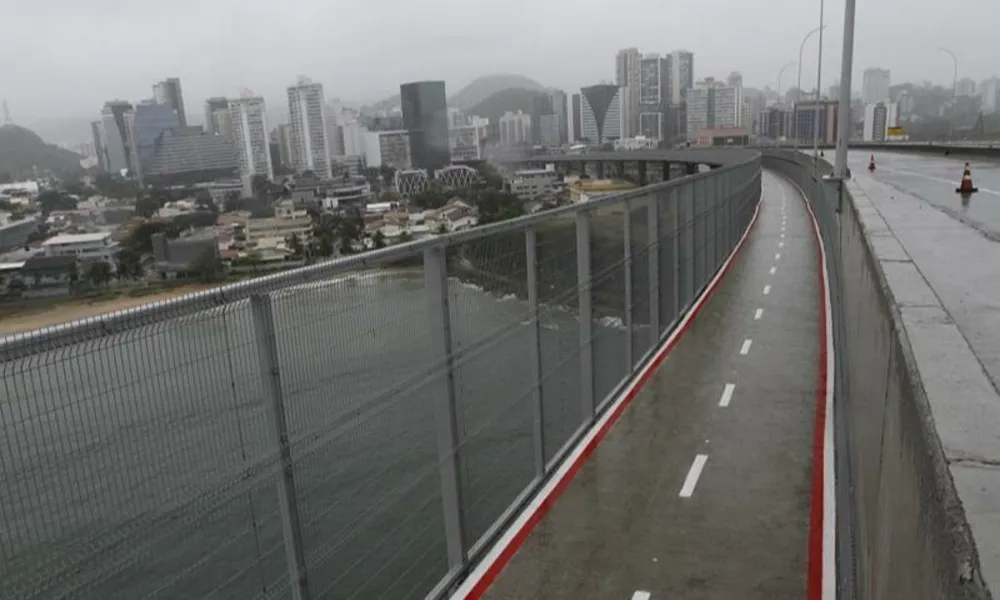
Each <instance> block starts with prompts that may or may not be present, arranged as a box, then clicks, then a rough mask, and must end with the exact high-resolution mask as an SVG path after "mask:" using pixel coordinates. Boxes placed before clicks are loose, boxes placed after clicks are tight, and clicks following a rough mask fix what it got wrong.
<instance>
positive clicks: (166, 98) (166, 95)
mask: <svg viewBox="0 0 1000 600" xmlns="http://www.w3.org/2000/svg"><path fill="white" fill-rule="evenodd" d="M153 99H155V100H156V103H157V104H166V105H167V106H169V107H170V108H171V109H173V111H174V112H175V113H177V120H178V121H180V124H181V127H187V116H186V115H185V114H184V94H183V92H181V80H180V79H178V78H176V77H168V78H167V79H164V80H163V81H161V82H159V83H157V84H156V85H154V86H153Z"/></svg>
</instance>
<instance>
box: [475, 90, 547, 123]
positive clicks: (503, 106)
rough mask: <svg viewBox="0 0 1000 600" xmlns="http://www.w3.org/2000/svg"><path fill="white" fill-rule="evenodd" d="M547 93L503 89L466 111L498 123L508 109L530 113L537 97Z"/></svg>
mask: <svg viewBox="0 0 1000 600" xmlns="http://www.w3.org/2000/svg"><path fill="white" fill-rule="evenodd" d="M545 95H546V94H545V93H544V92H540V91H537V90H530V89H523V88H514V89H506V90H501V91H499V92H496V93H494V94H491V95H490V96H489V97H488V98H486V99H484V100H483V101H482V102H479V103H477V104H475V105H474V106H472V107H471V108H469V109H468V110H467V111H466V112H468V114H470V115H476V116H477V117H487V118H489V120H490V123H498V122H499V120H500V117H501V116H502V115H503V114H504V113H505V112H507V111H511V112H517V111H519V110H520V111H523V112H525V113H530V112H531V111H532V109H533V108H534V105H535V98H538V97H544V96H545Z"/></svg>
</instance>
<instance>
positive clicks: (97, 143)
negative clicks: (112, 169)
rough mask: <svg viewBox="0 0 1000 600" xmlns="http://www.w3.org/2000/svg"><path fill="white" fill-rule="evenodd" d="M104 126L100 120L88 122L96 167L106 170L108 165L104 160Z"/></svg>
mask: <svg viewBox="0 0 1000 600" xmlns="http://www.w3.org/2000/svg"><path fill="white" fill-rule="evenodd" d="M103 130H104V126H103V123H101V121H92V122H91V123H90V134H91V135H92V136H93V138H94V153H95V154H96V155H97V168H98V169H100V170H101V171H107V170H108V165H107V164H105V162H104V132H103Z"/></svg>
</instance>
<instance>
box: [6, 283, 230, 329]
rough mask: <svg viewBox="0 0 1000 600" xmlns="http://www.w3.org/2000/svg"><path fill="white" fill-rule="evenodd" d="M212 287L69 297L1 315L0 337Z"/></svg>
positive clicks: (204, 285)
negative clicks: (46, 305) (95, 298)
mask: <svg viewBox="0 0 1000 600" xmlns="http://www.w3.org/2000/svg"><path fill="white" fill-rule="evenodd" d="M212 287H216V286H214V285H209V284H190V285H185V286H181V287H178V288H175V289H172V290H169V291H164V292H160V293H158V294H150V295H148V296H140V297H138V298H132V297H128V296H125V297H122V298H113V299H109V300H99V301H97V302H86V301H83V300H81V301H78V302H72V301H67V302H66V304H61V305H58V306H53V307H51V308H43V309H40V310H37V311H33V310H31V309H30V308H29V309H26V310H24V311H23V312H21V313H17V314H13V315H7V316H3V317H0V337H2V336H4V335H9V334H12V333H20V332H23V331H31V330H32V329H38V328H40V327H48V326H50V325H59V324H61V323H66V322H69V321H74V320H76V319H84V318H87V317H96V316H98V315H103V314H104V313H109V312H114V311H116V310H124V309H126V308H135V307H137V306H142V305H143V304H149V303H150V302H158V301H161V300H168V299H170V298H176V297H177V296H183V295H184V294H189V293H191V292H197V291H201V290H205V289H209V288H212Z"/></svg>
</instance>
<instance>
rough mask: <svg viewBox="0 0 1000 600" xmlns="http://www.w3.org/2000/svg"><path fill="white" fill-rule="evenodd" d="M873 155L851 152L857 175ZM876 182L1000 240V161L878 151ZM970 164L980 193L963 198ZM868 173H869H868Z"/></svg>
mask: <svg viewBox="0 0 1000 600" xmlns="http://www.w3.org/2000/svg"><path fill="white" fill-rule="evenodd" d="M871 155H872V153H871V152H867V151H864V152H863V151H860V150H858V151H851V152H850V153H849V156H848V164H849V165H850V167H851V170H852V171H853V172H855V173H856V172H857V171H858V170H865V169H866V167H867V166H868V159H869V158H870V157H871ZM874 155H875V167H876V169H875V173H874V174H872V175H871V177H872V178H873V179H875V180H876V181H880V182H882V183H885V184H888V185H890V186H892V187H894V188H896V189H898V190H900V191H903V192H906V193H908V194H911V195H913V196H915V197H917V198H919V199H921V200H923V201H924V202H927V203H929V204H931V205H933V206H934V207H935V208H938V209H939V210H941V211H943V212H945V213H946V214H948V215H949V216H950V217H952V218H954V219H956V220H959V221H962V222H964V223H966V224H967V225H970V226H972V227H975V228H976V229H979V230H980V231H982V232H983V233H986V234H987V235H989V236H991V237H994V238H995V239H1000V160H992V159H983V158H974V157H968V158H963V157H960V156H955V155H949V156H945V155H944V150H942V151H941V154H940V155H935V154H893V153H890V152H875V153H874ZM966 162H968V163H969V166H970V167H971V168H972V179H973V182H974V183H975V184H976V186H978V187H979V192H978V193H976V194H972V195H971V196H968V197H965V198H963V197H962V196H960V195H959V194H956V193H955V188H956V187H958V184H959V181H961V179H962V167H963V165H964V164H965V163H966ZM865 173H867V170H865Z"/></svg>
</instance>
